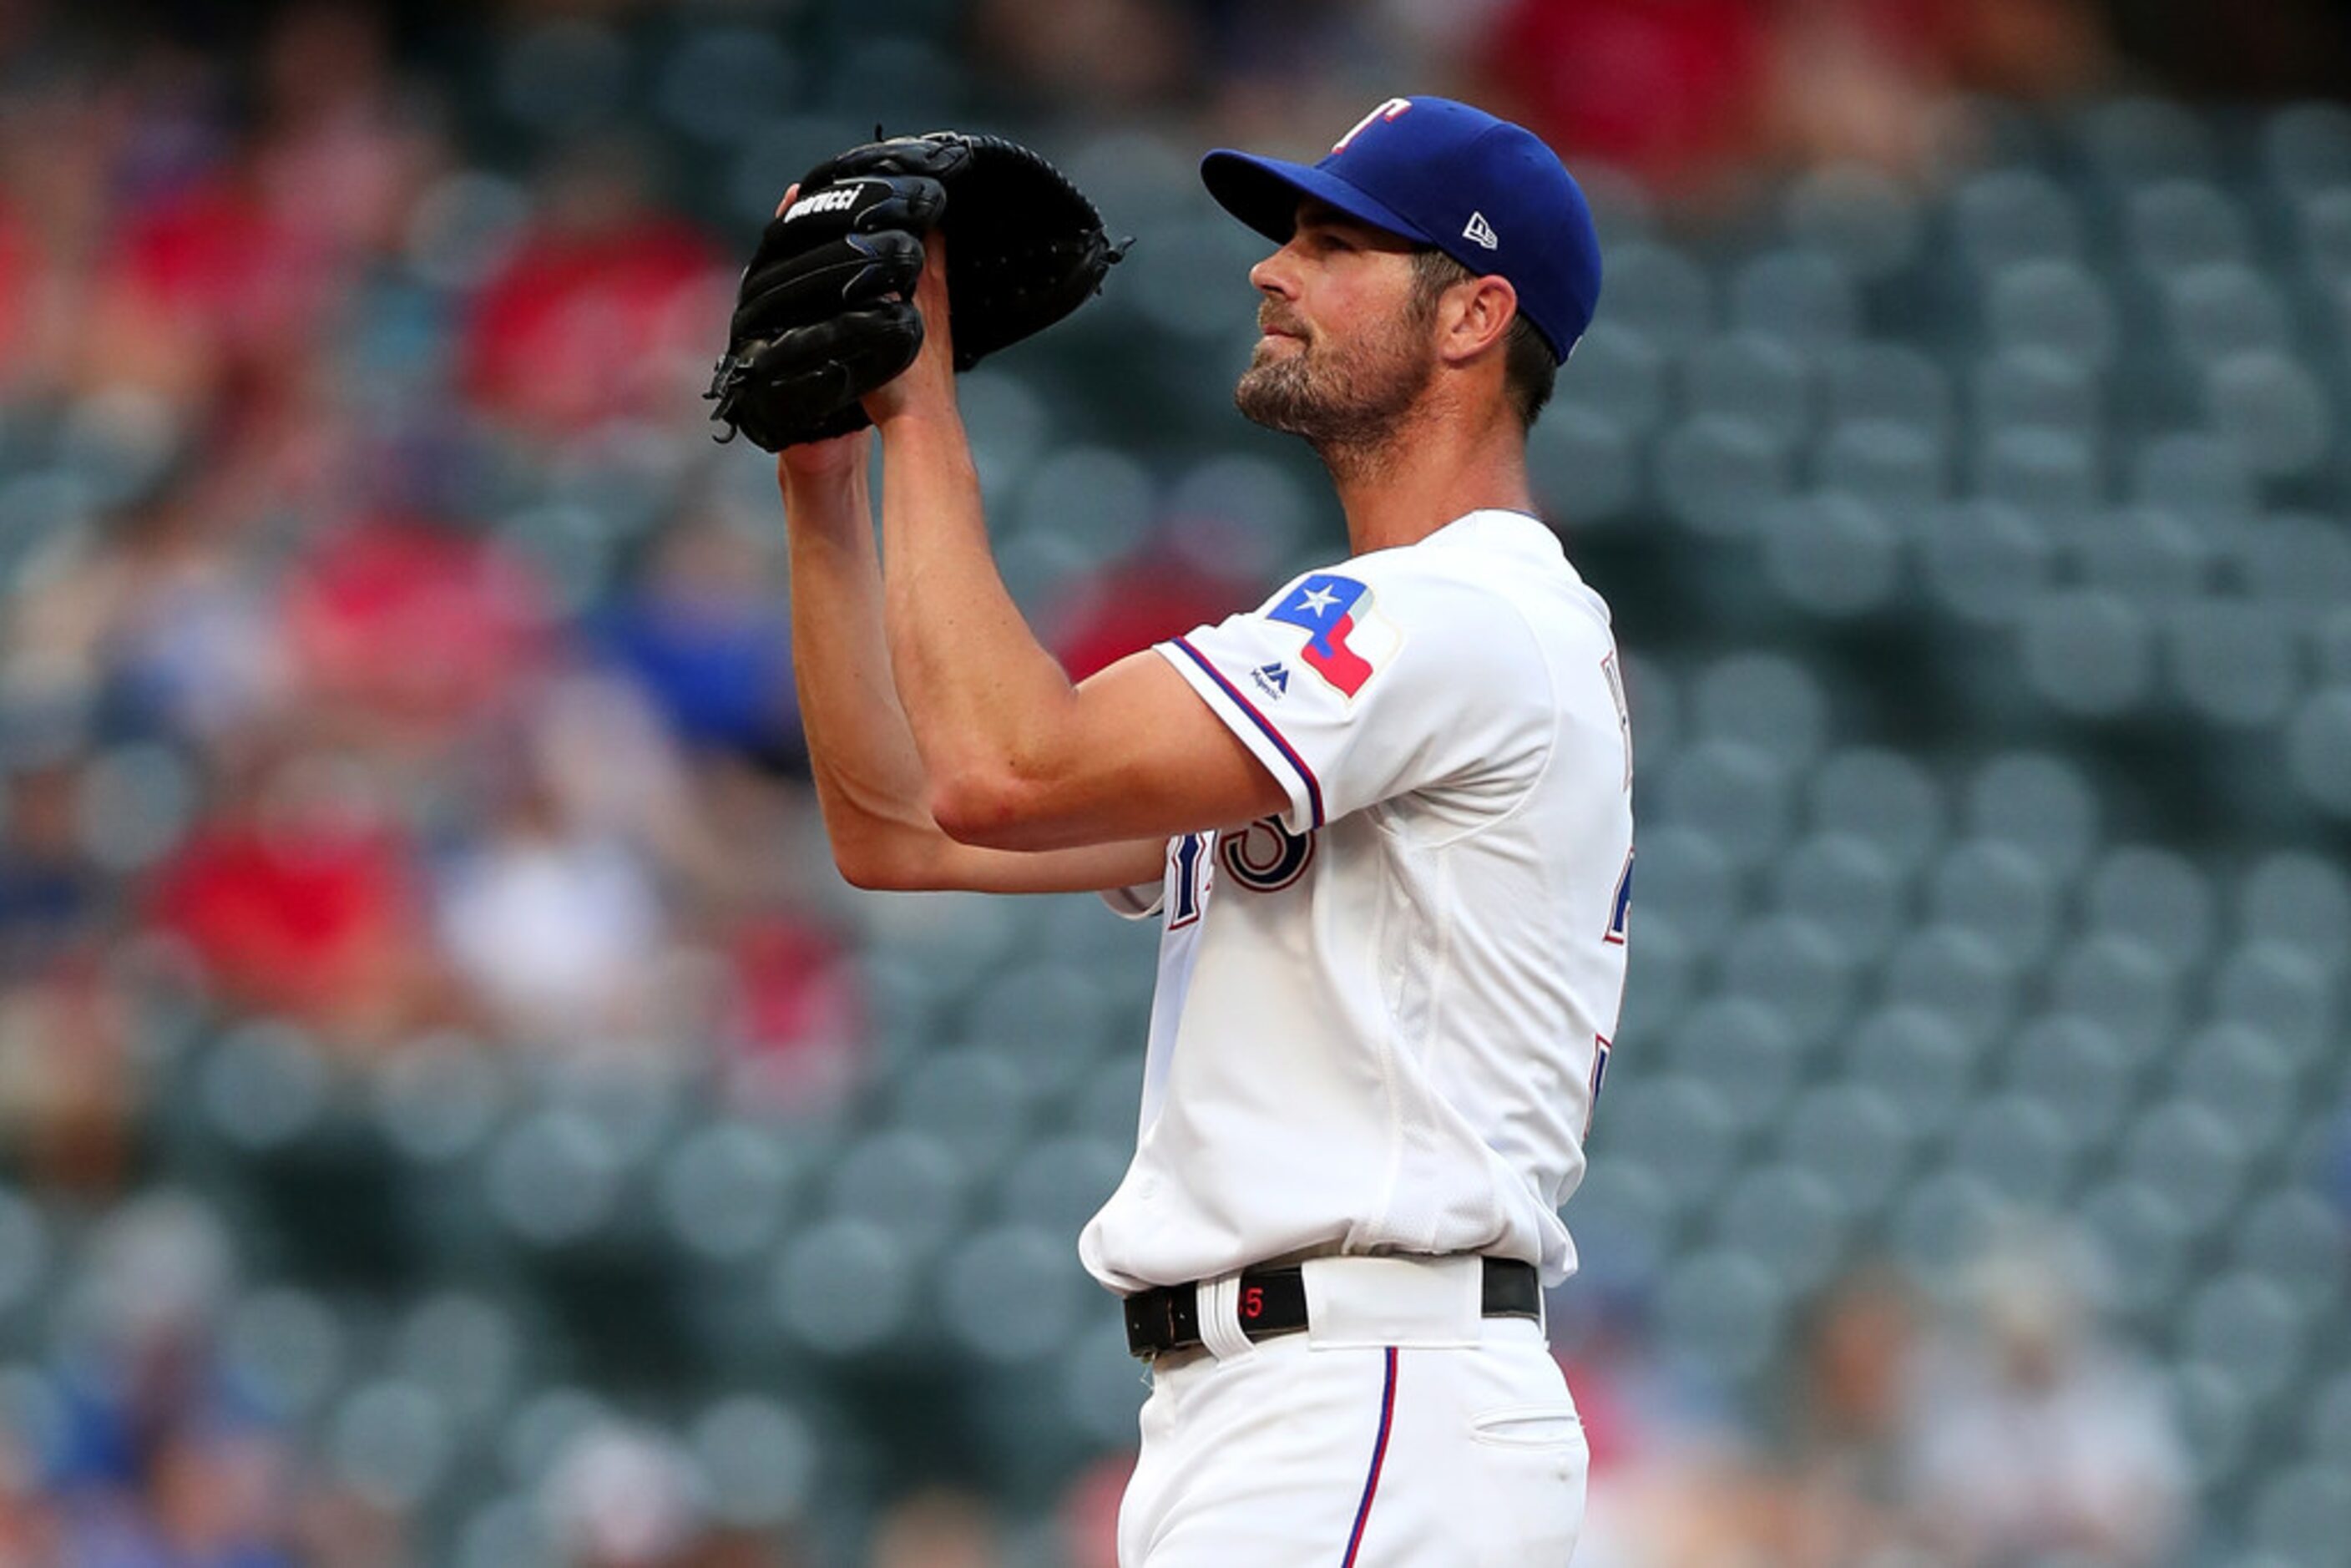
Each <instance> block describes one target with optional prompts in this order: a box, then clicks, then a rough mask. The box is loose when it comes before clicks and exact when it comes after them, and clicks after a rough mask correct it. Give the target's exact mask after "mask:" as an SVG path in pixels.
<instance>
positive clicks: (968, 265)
mask: <svg viewBox="0 0 2351 1568" xmlns="http://www.w3.org/2000/svg"><path fill="white" fill-rule="evenodd" d="M877 182H878V183H879V185H880V187H881V188H882V189H883V190H886V191H887V194H883V193H881V190H877V189H876V183H877ZM842 192H853V194H847V195H841V194H836V193H842ZM811 201H814V202H815V203H817V204H818V209H816V210H811V211H810V212H809V213H808V214H806V215H804V216H802V217H799V218H795V217H794V216H793V214H796V213H799V212H800V211H801V209H802V208H803V207H807V206H808V205H809V204H810V202H811ZM833 204H838V205H833ZM795 225H799V226H798V227H796V226H795ZM934 226H935V227H937V228H938V229H939V231H940V232H941V233H943V234H945V235H946V236H947V242H948V243H947V301H948V311H949V317H950V321H951V336H952V337H953V339H954V340H955V368H956V370H958V371H967V370H969V369H971V368H972V366H974V365H976V364H977V363H978V362H979V361H981V360H982V359H983V358H985V357H986V356H987V355H988V354H992V353H994V352H995V351H996V350H998V349H1001V348H1004V347H1006V346H1007V345H1008V344H1011V343H1017V342H1019V340H1021V339H1023V338H1027V337H1029V336H1031V335H1033V334H1035V333H1038V332H1040V331H1042V330H1044V329H1046V328H1048V327H1050V326H1051V325H1053V323H1055V322H1056V321H1059V320H1061V319H1062V318H1063V317H1065V316H1067V315H1069V314H1070V312H1071V311H1072V310H1075V309H1076V308H1078V307H1079V306H1080V305H1082V304H1084V303H1085V302H1086V300H1088V299H1089V298H1092V297H1093V296H1094V295H1095V294H1096V293H1099V292H1100V291H1101V288H1102V279H1103V277H1104V276H1105V275H1106V274H1107V273H1108V272H1109V270H1110V268H1111V267H1112V266H1113V264H1114V263H1116V262H1117V261H1118V260H1119V258H1120V257H1121V256H1123V255H1124V254H1125V250H1126V243H1127V242H1119V243H1113V242H1112V241H1111V240H1110V238H1109V237H1108V236H1107V235H1105V234H1104V233H1103V232H1102V217H1101V214H1098V213H1097V212H1096V211H1095V210H1094V205H1093V204H1092V202H1090V201H1088V200H1087V199H1086V197H1085V195H1084V193H1081V191H1079V189H1078V188H1077V187H1076V186H1075V185H1073V184H1071V183H1070V182H1069V180H1068V178H1067V177H1065V176H1064V175H1063V174H1062V173H1061V171H1060V170H1058V169H1056V168H1054V167H1053V166H1052V164H1050V163H1049V162H1046V161H1045V160H1044V159H1043V158H1041V157H1040V156H1039V155H1038V154H1037V153H1035V152H1031V151H1029V149H1028V148H1026V147H1023V146H1021V145H1019V143H1018V142H1013V141H1005V140H1003V139H1002V138H1000V137H994V136H978V135H967V134H964V133H962V132H959V131H936V132H934V133H932V134H930V135H927V136H902V137H898V138H895V139H893V140H891V141H873V142H869V143H867V144H866V145H864V146H862V147H853V148H851V149H850V150H849V151H848V152H843V153H841V154H840V155H838V156H836V157H833V158H830V159H827V160H826V161H825V162H822V163H820V164H818V165H817V166H816V167H815V168H814V169H811V170H810V171H809V172H808V175H807V176H806V177H805V178H804V179H803V180H802V181H801V182H800V194H799V199H798V200H797V201H796V202H794V203H793V204H792V206H791V208H790V209H789V210H787V212H786V213H785V214H784V216H783V217H781V218H778V220H777V221H776V222H775V223H772V224H770V225H768V235H766V236H763V238H762V240H761V243H760V255H759V256H755V257H754V258H753V260H752V265H751V268H750V270H749V271H747V272H746V273H745V275H744V287H743V301H744V303H743V305H741V306H738V308H737V311H736V319H735V322H734V327H733V332H732V336H731V337H730V340H729V343H728V348H727V356H726V359H723V360H721V361H719V365H718V372H717V375H716V377H715V378H714V379H713V381H712V383H711V390H710V393H709V395H710V396H711V397H712V398H713V399H714V400H715V401H716V402H717V404H718V406H717V408H716V411H715V412H714V413H713V414H712V417H713V418H714V419H717V420H720V421H721V422H723V423H726V424H727V425H729V426H730V428H734V429H740V430H741V431H742V432H743V434H745V435H747V436H748V437H749V438H750V439H751V440H752V441H753V442H754V443H756V444H758V445H760V446H764V447H768V450H770V451H773V450H776V449H778V447H780V446H784V445H789V444H792V443H794V442H797V441H811V440H816V439H819V438H820V437H822V436H826V435H832V434H841V432H843V431H849V430H855V429H857V428H859V427H860V426H862V425H863V424H864V423H866V419H865V414H864V411H863V410H862V408H861V407H860V406H859V405H858V401H857V400H858V399H859V398H861V397H862V396H863V395H864V394H865V393H866V392H871V391H872V390H873V389H874V388H876V387H878V386H881V385H883V383H884V382H888V381H889V380H890V379H891V378H892V377H893V376H895V375H897V374H898V373H899V372H900V371H903V370H904V369H905V367H906V366H907V365H908V364H911V363H912V362H913V361H914V355H915V353H916V352H918V351H919V350H920V349H921V347H922V320H921V317H920V316H919V314H917V313H916V312H915V311H914V308H913V307H912V306H909V305H904V304H903V303H901V302H900V301H901V300H902V298H904V297H907V296H911V295H912V294H913V292H914V276H915V275H917V274H919V273H920V271H921V269H922V256H923V251H922V246H921V240H920V238H919V235H921V234H922V233H925V232H927V231H928V230H929V229H930V228H931V227H934ZM844 244H845V245H847V246H849V248H850V249H852V250H853V251H855V252H856V253H857V255H858V256H860V257H863V258H866V259H869V260H872V261H874V262H875V263H876V266H877V269H876V270H873V271H871V272H868V271H863V270H860V269H858V268H855V267H852V266H851V265H850V262H849V260H848V258H846V257H844V256H841V251H840V247H841V245H844ZM811 246H813V247H814V248H816V249H819V250H821V251H822V252H823V253H824V254H825V255H827V256H830V257H831V259H830V260H827V261H825V262H824V263H822V264H821V267H811V264H810V261H806V260H802V259H800V258H801V257H802V256H803V254H804V252H806V251H807V250H808V249H809V248H810V247H811ZM869 250H879V251H881V252H883V255H882V256H869V255H868V252H869ZM905 256H911V257H912V260H913V271H912V272H910V273H907V274H905V275H904V279H903V281H901V280H899V275H898V274H897V272H896V271H895V270H894V269H895V267H898V266H900V265H903V261H904V257H905ZM762 258H767V259H768V269H769V270H770V272H772V273H773V274H774V275H775V276H774V277H773V278H772V279H768V280H762V281H761V282H760V284H759V286H758V287H756V288H755V278H756V277H758V274H759V273H760V272H761V267H762ZM811 271H820V272H821V276H822V281H821V282H820V284H818V285H816V286H814V287H809V286H806V283H805V280H806V279H807V277H808V276H809V274H810V272H811ZM779 293H780V294H781V295H782V298H778V294H779ZM755 296H756V297H757V298H759V299H760V300H762V301H766V300H775V302H776V303H775V305H774V307H773V308H764V309H761V310H757V311H753V312H752V314H751V316H750V317H749V318H748V319H747V317H746V310H747V309H748V308H750V306H751V304H752V302H753V300H754V298H755ZM747 328H748V331H747ZM902 356H903V357H902ZM770 389H776V390H775V391H773V392H771V391H770ZM771 443H772V444H771Z"/></svg>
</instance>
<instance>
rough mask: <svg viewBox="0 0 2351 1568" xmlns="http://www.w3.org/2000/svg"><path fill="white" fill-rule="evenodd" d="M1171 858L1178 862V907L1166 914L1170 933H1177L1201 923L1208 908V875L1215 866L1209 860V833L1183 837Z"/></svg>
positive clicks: (1189, 834) (1176, 886)
mask: <svg viewBox="0 0 2351 1568" xmlns="http://www.w3.org/2000/svg"><path fill="white" fill-rule="evenodd" d="M1168 854H1169V856H1170V857H1171V858H1172V859H1173V860H1174V861H1175V903H1174V904H1172V905H1171V906H1170V908H1169V909H1168V912H1167V929H1168V930H1170V931H1174V930H1176V929H1177V928H1179V927H1181V926H1186V925H1191V924H1192V922H1194V921H1195V920H1197V919H1199V918H1200V911H1201V910H1202V909H1204V908H1206V907H1207V903H1208V873H1209V870H1210V868H1211V867H1212V866H1213V865H1214V863H1215V862H1212V861H1211V860H1210V859H1209V858H1208V835H1207V834H1206V833H1186V834H1183V835H1182V836H1181V837H1179V838H1177V839H1176V841H1175V845H1174V847H1173V848H1172V849H1170V850H1169V851H1168Z"/></svg>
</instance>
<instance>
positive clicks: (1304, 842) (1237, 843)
mask: <svg viewBox="0 0 2351 1568" xmlns="http://www.w3.org/2000/svg"><path fill="white" fill-rule="evenodd" d="M1217 859H1218V860H1219V861H1222V862H1224V867H1225V874H1226V875H1227V876H1229V877H1231V878H1232V879H1233V880H1234V881H1235V882H1238V883H1240V884H1241V885H1242V886H1243V887H1246V888H1249V889H1251V890H1253V891H1255V892H1258V893H1277V892H1280V890H1281V889H1283V888H1285V887H1288V886H1289V885H1290V883H1293V882H1296V881H1297V880H1298V879H1299V878H1300V877H1301V876H1303V875H1305V874H1306V868H1307V866H1308V865H1309V864H1311V862H1313V859H1314V835H1313V834H1312V833H1308V834H1306V835H1305V836H1304V837H1302V838H1301V837H1300V836H1299V835H1298V834H1296V833H1293V832H1291V831H1290V830H1289V829H1288V828H1285V827H1283V826H1282V825H1281V820H1280V818H1278V817H1260V818H1259V819H1258V820H1257V821H1254V822H1251V823H1250V824H1249V826H1248V827H1246V828H1243V829H1242V830H1241V831H1239V832H1238V833H1219V834H1218V835H1217Z"/></svg>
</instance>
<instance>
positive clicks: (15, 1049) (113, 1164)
mask: <svg viewBox="0 0 2351 1568" xmlns="http://www.w3.org/2000/svg"><path fill="white" fill-rule="evenodd" d="M135 1022H136V1019H135V1018H134V1017H133V1014H132V1009H131V1004H130V1003H129V1001H128V1000H127V998H124V997H123V996H122V995H121V994H120V991H119V990H118V989H117V988H115V987H114V985H113V984H112V983H111V982H110V977H109V975H108V972H107V969H106V967H105V966H104V965H103V963H102V962H101V960H100V950H99V948H98V947H97V946H95V945H92V946H86V947H81V948H78V949H76V950H75V951H73V952H71V953H69V954H66V955H63V956H59V957H58V958H57V959H56V960H55V961H53V962H51V963H50V964H48V965H47V967H46V968H45V969H44V970H43V971H42V972H40V973H39V974H37V975H32V976H28V977H25V978H23V979H21V980H18V981H16V983H14V984H10V983H8V982H6V981H5V979H0V1143H5V1145H6V1146H7V1147H8V1148H10V1149H11V1150H13V1151H14V1152H15V1154H16V1159H17V1161H18V1162H19V1163H20V1168H21V1169H22V1171H23V1172H24V1174H25V1175H26V1176H27V1177H28V1178H30V1179H31V1180H32V1181H33V1182H34V1183H36V1184H37V1185H38V1186H41V1187H42V1188H44V1189H45V1190H47V1191H48V1192H50V1193H53V1194H57V1195H60V1196H62V1195H68V1194H71V1195H76V1196H81V1197H94V1198H103V1197H111V1196H112V1195H114V1194H115V1193H117V1192H118V1191H120V1187H121V1186H122V1183H123V1181H124V1179H125V1177H126V1176H129V1175H130V1174H131V1153H132V1127H131V1118H132V1115H133V1113H134V1112H135V1111H136V1110H137V1109H138V1106H139V1099H140V1093H139V1091H140V1080H139V1074H138V1071H137V1068H138V1063H137V1060H136V1044H137V1038H136V1030H135V1028H134V1025H135Z"/></svg>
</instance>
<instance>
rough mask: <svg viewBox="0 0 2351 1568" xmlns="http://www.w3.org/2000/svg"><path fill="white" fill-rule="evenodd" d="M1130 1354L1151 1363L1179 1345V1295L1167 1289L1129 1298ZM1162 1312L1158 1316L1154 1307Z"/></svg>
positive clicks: (1127, 1342) (1159, 1288)
mask: <svg viewBox="0 0 2351 1568" xmlns="http://www.w3.org/2000/svg"><path fill="white" fill-rule="evenodd" d="M1124 1305H1125V1309H1126V1312H1125V1315H1126V1354H1129V1355H1131V1356H1133V1357H1134V1358H1135V1359H1136V1360H1137V1361H1149V1360H1151V1359H1152V1358H1154V1357H1155V1356H1156V1355H1158V1354H1160V1352H1162V1351H1164V1350H1166V1349H1167V1348H1169V1347H1170V1346H1172V1345H1173V1344H1174V1343H1175V1291H1170V1290H1168V1289H1166V1288H1165V1287H1164V1286H1159V1287H1154V1288H1152V1289H1149V1290H1144V1291H1136V1292H1135V1293H1134V1294H1133V1295H1131V1296H1129V1297H1127V1298H1126V1301H1125V1303H1124ZM1154 1307H1156V1308H1158V1309H1159V1310H1158V1311H1157V1312H1153V1311H1152V1308H1154Z"/></svg>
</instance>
